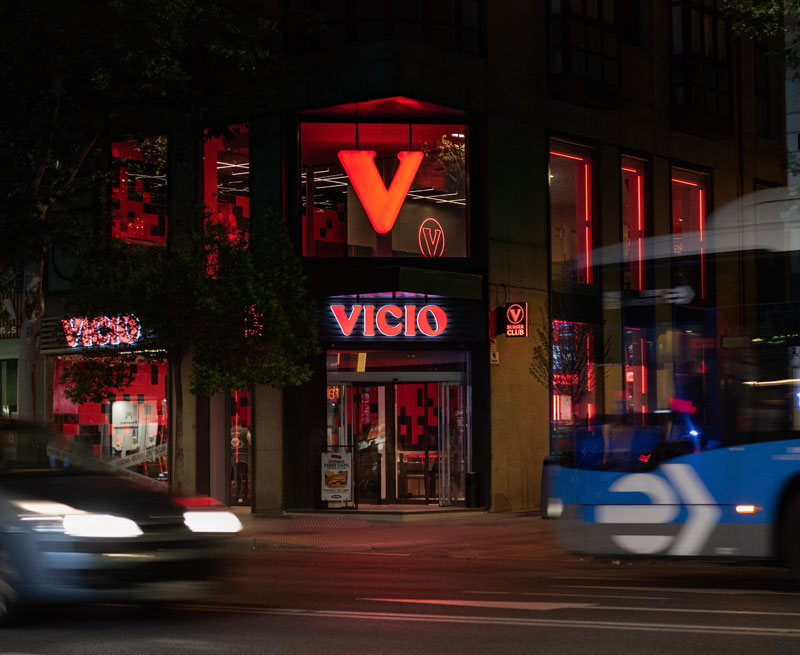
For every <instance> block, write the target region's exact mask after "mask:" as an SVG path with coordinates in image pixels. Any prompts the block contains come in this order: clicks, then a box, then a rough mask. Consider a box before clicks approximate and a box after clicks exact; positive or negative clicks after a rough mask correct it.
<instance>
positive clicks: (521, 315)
mask: <svg viewBox="0 0 800 655" xmlns="http://www.w3.org/2000/svg"><path fill="white" fill-rule="evenodd" d="M496 311H497V332H498V334H502V335H504V336H506V337H523V338H524V337H527V336H528V303H526V302H514V303H508V304H506V305H503V306H502V307H498V308H497V310H496Z"/></svg>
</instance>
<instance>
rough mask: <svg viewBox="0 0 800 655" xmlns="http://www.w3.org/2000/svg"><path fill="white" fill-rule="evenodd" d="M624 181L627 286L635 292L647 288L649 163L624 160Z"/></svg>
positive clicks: (623, 225) (623, 242) (625, 158)
mask: <svg viewBox="0 0 800 655" xmlns="http://www.w3.org/2000/svg"><path fill="white" fill-rule="evenodd" d="M620 173H621V175H620V179H621V181H622V189H621V191H622V248H623V255H624V257H625V262H626V265H625V267H624V269H623V281H624V283H623V287H624V288H625V289H632V290H634V291H642V290H644V289H646V288H647V266H646V264H647V260H646V254H645V244H646V243H647V241H646V238H647V236H648V232H649V224H650V220H649V218H650V217H649V212H648V209H647V208H648V206H649V204H648V203H647V201H646V194H647V193H648V185H647V182H648V179H647V168H646V162H644V161H642V160H641V159H636V158H634V157H623V158H622V166H621V171H620Z"/></svg>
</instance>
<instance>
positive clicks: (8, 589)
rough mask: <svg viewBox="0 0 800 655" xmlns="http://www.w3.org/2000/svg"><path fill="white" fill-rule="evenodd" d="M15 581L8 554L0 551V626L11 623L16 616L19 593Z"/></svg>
mask: <svg viewBox="0 0 800 655" xmlns="http://www.w3.org/2000/svg"><path fill="white" fill-rule="evenodd" d="M13 580H14V569H13V567H12V566H11V561H10V560H9V557H8V554H7V553H6V552H5V551H4V550H2V549H0V625H4V624H6V623H8V622H10V621H11V619H13V618H14V616H15V615H16V609H17V592H16V590H15V589H14V585H13Z"/></svg>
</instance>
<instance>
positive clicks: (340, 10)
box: [291, 0, 485, 55]
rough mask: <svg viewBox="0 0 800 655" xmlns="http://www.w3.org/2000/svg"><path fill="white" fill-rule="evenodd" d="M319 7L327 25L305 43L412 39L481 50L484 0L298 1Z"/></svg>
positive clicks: (305, 45) (298, 4)
mask: <svg viewBox="0 0 800 655" xmlns="http://www.w3.org/2000/svg"><path fill="white" fill-rule="evenodd" d="M291 4H292V5H294V6H295V7H298V8H304V9H305V8H308V9H312V10H314V11H315V12H316V13H317V14H318V15H319V16H320V17H321V18H322V21H323V24H324V27H323V28H322V29H320V30H316V31H315V32H314V33H313V34H311V35H308V36H307V37H306V39H305V40H304V41H303V42H301V43H297V44H296V45H297V46H298V47H301V48H308V47H340V46H343V45H350V44H354V43H370V42H373V41H382V40H386V39H397V38H401V39H408V40H410V41H418V42H422V43H430V44H433V45H438V46H443V47H446V48H453V49H455V50H459V51H461V52H467V53H471V54H476V55H477V54H481V52H482V50H483V48H484V46H483V41H484V39H483V35H482V29H483V25H484V18H483V12H484V11H485V9H484V4H485V3H484V2H482V1H481V0H338V1H337V2H331V1H330V0H292V2H291Z"/></svg>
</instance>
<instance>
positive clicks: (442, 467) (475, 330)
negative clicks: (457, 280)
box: [320, 293, 484, 508]
mask: <svg viewBox="0 0 800 655" xmlns="http://www.w3.org/2000/svg"><path fill="white" fill-rule="evenodd" d="M322 306H323V317H324V320H323V321H322V324H321V334H322V337H323V339H324V340H325V341H326V343H330V347H329V348H328V349H326V352H325V382H326V385H325V402H326V431H325V443H324V445H323V448H322V451H323V452H322V461H323V464H322V475H321V478H320V485H321V500H323V501H324V502H325V504H326V506H327V507H329V508H335V507H358V506H359V505H371V504H407V503H411V504H436V505H441V506H450V505H463V504H465V502H466V495H465V487H466V483H467V477H468V474H469V473H470V472H471V471H472V470H473V462H472V424H473V423H472V360H473V350H472V348H471V345H472V344H474V343H475V342H477V341H479V340H480V336H481V326H482V325H484V322H483V321H481V320H480V306H481V305H480V303H478V302H473V301H464V300H453V299H446V298H439V297H431V296H425V295H422V294H413V293H385V294H367V295H365V296H358V297H339V298H330V299H328V302H326V303H322ZM325 312H327V315H326V314H325ZM373 321H374V324H373ZM343 469H344V470H343ZM331 471H332V472H331ZM345 473H347V475H345Z"/></svg>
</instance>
